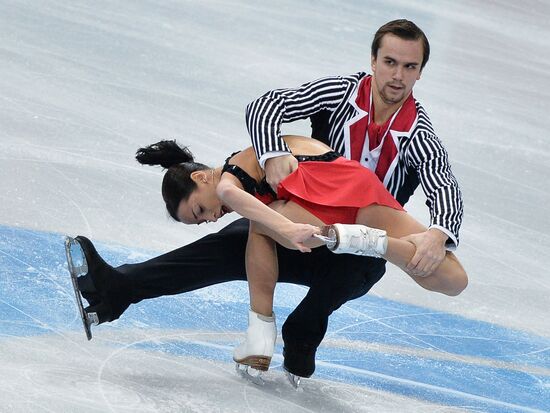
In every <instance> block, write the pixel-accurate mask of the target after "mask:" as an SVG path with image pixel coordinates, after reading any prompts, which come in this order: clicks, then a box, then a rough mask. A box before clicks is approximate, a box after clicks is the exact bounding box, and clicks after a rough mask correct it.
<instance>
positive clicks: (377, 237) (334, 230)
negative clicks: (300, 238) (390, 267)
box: [316, 224, 388, 258]
mask: <svg viewBox="0 0 550 413" xmlns="http://www.w3.org/2000/svg"><path fill="white" fill-rule="evenodd" d="M316 237H317V238H319V239H320V240H322V241H324V242H325V244H326V245H327V248H328V249H329V250H331V251H332V252H334V253H335V254H353V255H363V256H366V257H377V258H380V257H381V256H382V255H384V254H385V253H386V249H387V248H388V237H387V236H386V231H384V230H382V229H377V228H370V227H367V226H366V225H359V224H334V225H329V226H326V227H323V229H322V234H321V235H316Z"/></svg>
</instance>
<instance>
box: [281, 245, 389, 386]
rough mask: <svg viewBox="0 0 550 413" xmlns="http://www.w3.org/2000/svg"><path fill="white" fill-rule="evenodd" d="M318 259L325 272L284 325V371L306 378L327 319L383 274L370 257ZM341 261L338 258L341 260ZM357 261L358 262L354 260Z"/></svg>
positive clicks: (381, 265) (382, 263)
mask: <svg viewBox="0 0 550 413" xmlns="http://www.w3.org/2000/svg"><path fill="white" fill-rule="evenodd" d="M319 250H322V251H325V252H326V255H327V257H318V259H319V261H320V263H321V265H322V264H323V260H326V261H325V262H324V269H322V270H320V271H318V273H317V274H316V276H317V277H316V278H315V279H314V280H311V287H310V289H309V291H308V293H307V295H306V296H305V297H304V299H303V300H302V302H301V303H300V304H299V305H298V307H296V309H295V310H294V311H293V312H292V313H291V314H290V315H289V316H288V318H287V319H286V322H285V323H284V325H283V329H282V332H283V341H284V352H283V355H284V367H285V369H286V370H287V371H289V372H290V373H292V374H295V375H297V376H301V377H309V376H311V375H312V374H313V372H314V371H315V352H316V351H317V348H318V346H319V344H320V343H321V341H322V340H323V337H324V336H325V333H326V330H327V326H328V318H329V316H330V315H331V314H332V312H333V311H335V310H337V309H338V308H339V307H340V306H341V305H342V304H344V303H345V302H346V301H349V300H352V299H354V298H357V297H360V296H362V295H364V294H366V293H367V292H368V291H369V290H370V289H371V288H372V286H373V285H374V284H376V282H378V281H379V280H380V278H382V276H383V275H384V272H385V261H384V260H381V259H376V258H370V257H358V256H350V255H348V254H345V255H340V256H338V255H336V254H332V253H331V252H329V251H328V250H327V249H325V248H319ZM340 257H341V258H340ZM352 257H356V258H359V259H354V258H352Z"/></svg>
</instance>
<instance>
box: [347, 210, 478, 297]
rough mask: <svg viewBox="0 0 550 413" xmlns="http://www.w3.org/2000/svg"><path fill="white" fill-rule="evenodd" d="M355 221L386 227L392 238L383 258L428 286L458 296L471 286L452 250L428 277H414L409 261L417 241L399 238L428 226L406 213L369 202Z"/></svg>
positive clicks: (422, 284) (376, 226)
mask: <svg viewBox="0 0 550 413" xmlns="http://www.w3.org/2000/svg"><path fill="white" fill-rule="evenodd" d="M356 223H358V224H363V225H367V226H369V227H373V228H381V229H384V230H386V233H387V234H388V237H389V238H388V248H387V251H386V254H385V255H384V258H385V259H386V260H388V261H389V262H391V263H392V264H394V265H397V266H398V267H399V268H401V269H402V270H403V271H405V272H406V273H407V274H409V276H410V277H411V278H412V279H413V280H414V281H416V282H417V283H418V284H419V285H421V286H422V287H424V288H425V289H427V290H430V291H436V292H440V293H443V294H447V295H458V294H460V293H461V292H462V291H463V290H464V289H465V288H466V286H467V285H468V276H467V274H466V271H465V270H464V268H463V267H462V265H461V264H460V262H459V261H458V259H457V258H456V257H455V255H454V254H453V253H452V252H447V255H446V257H445V258H444V260H443V262H442V263H441V264H440V265H439V267H437V269H436V270H435V271H434V272H433V273H432V274H431V275H429V276H427V277H419V276H415V275H413V274H410V273H409V272H408V271H407V264H408V263H409V261H410V260H411V258H412V257H413V256H414V254H415V252H416V248H415V246H414V244H412V243H410V242H408V241H403V240H401V239H399V238H402V237H404V236H406V235H410V234H416V233H420V232H424V231H426V229H427V228H426V227H424V226H423V225H422V224H420V223H419V222H418V221H417V220H416V219H414V218H413V217H412V216H411V215H409V214H407V213H406V212H404V211H398V210H395V209H393V208H389V207H385V206H381V205H370V206H368V207H366V208H361V209H360V210H359V213H358V214H357V219H356Z"/></svg>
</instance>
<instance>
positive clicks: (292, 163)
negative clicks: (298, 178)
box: [265, 154, 298, 192]
mask: <svg viewBox="0 0 550 413" xmlns="http://www.w3.org/2000/svg"><path fill="white" fill-rule="evenodd" d="M296 168H298V160H297V159H296V158H295V157H294V156H292V155H291V154H288V155H282V156H277V157H275V158H269V159H268V160H267V161H265V179H266V181H267V183H268V184H269V186H271V188H273V190H274V191H275V192H277V186H278V185H279V183H280V182H281V181H282V180H283V179H285V178H286V177H287V176H288V175H290V174H291V173H292V172H294V171H295V170H296Z"/></svg>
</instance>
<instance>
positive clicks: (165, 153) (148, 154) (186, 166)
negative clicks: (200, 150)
mask: <svg viewBox="0 0 550 413" xmlns="http://www.w3.org/2000/svg"><path fill="white" fill-rule="evenodd" d="M136 159H137V161H138V162H139V163H140V164H142V165H160V166H162V167H163V168H166V169H168V170H167V171H166V173H165V174H164V178H163V180H162V198H163V199H164V202H165V203H166V209H167V210H168V213H169V214H170V216H171V217H172V218H174V219H175V220H176V221H179V219H178V214H177V213H178V207H179V204H180V202H181V201H186V200H187V199H189V196H190V195H191V193H192V192H193V191H194V190H195V189H196V188H197V184H196V183H195V181H193V180H192V179H191V174H192V173H193V172H195V171H202V170H205V169H209V168H208V166H206V165H203V164H202V163H197V162H194V157H193V154H192V153H191V151H190V150H189V149H188V148H187V146H183V147H182V146H179V145H178V144H177V143H176V141H175V140H173V141H160V142H157V143H154V144H152V145H149V146H147V147H145V148H139V149H138V150H137V152H136Z"/></svg>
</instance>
